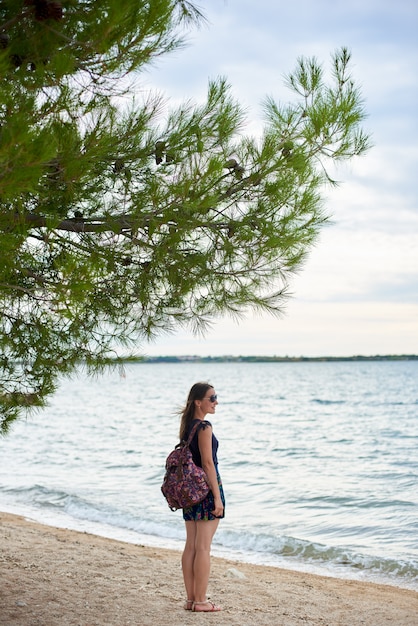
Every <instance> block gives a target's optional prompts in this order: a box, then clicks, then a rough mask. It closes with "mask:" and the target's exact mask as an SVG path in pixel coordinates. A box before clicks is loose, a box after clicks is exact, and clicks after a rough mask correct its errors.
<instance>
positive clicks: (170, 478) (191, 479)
mask: <svg viewBox="0 0 418 626" xmlns="http://www.w3.org/2000/svg"><path fill="white" fill-rule="evenodd" d="M198 426H200V424H199V423H197V424H195V426H193V428H192V431H191V433H190V435H189V438H188V440H187V441H186V442H180V443H179V444H177V446H176V447H175V448H174V450H173V451H172V452H170V454H169V455H168V457H167V460H166V463H165V470H166V471H165V476H164V480H163V484H162V485H161V491H162V492H163V495H164V497H165V499H166V500H167V502H168V506H169V507H170V509H171V510H172V511H176V510H177V509H187V508H188V507H189V506H193V505H194V504H198V503H199V502H201V501H202V500H204V499H205V498H206V496H207V495H208V493H209V491H210V487H209V481H208V479H207V476H206V474H205V472H204V471H203V469H202V468H201V467H198V466H197V465H195V463H194V462H193V457H192V453H191V451H190V447H189V446H190V443H191V441H192V439H193V437H194V434H195V432H196V430H197V428H198Z"/></svg>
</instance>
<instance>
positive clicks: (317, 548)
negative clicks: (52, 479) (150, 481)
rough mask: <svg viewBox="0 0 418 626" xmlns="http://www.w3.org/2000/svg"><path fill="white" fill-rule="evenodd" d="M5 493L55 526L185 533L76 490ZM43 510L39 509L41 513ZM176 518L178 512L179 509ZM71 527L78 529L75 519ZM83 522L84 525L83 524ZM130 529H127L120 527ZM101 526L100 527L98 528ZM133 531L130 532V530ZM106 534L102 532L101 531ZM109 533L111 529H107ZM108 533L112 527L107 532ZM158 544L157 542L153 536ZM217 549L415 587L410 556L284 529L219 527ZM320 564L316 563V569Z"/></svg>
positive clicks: (169, 536) (169, 535)
mask: <svg viewBox="0 0 418 626" xmlns="http://www.w3.org/2000/svg"><path fill="white" fill-rule="evenodd" d="M3 493H4V494H8V495H9V496H12V497H13V496H14V501H20V502H22V503H27V504H29V505H32V506H34V507H35V508H34V509H32V513H33V515H34V518H35V519H36V518H37V519H40V520H41V521H42V519H43V514H44V513H45V510H48V511H49V513H50V517H49V520H50V522H51V521H52V523H54V522H55V523H56V524H57V525H58V526H60V525H62V524H63V520H65V519H68V518H71V519H72V520H73V521H74V520H75V521H77V520H78V521H81V522H88V523H91V524H93V526H91V528H92V531H93V532H94V531H97V528H95V526H94V524H97V525H98V529H99V530H98V532H99V533H100V532H101V531H100V529H101V528H102V529H106V528H107V529H109V528H113V529H117V530H118V531H119V533H116V535H114V536H115V537H116V538H120V539H122V540H123V539H125V540H127V541H129V542H133V543H136V542H137V541H138V537H137V536H136V535H139V537H140V540H141V542H142V543H147V538H148V539H149V538H151V537H153V538H154V543H155V538H159V539H160V543H161V545H162V546H165V547H167V545H168V544H167V540H170V541H171V542H174V543H172V547H174V548H177V549H180V548H181V545H182V544H181V542H182V541H183V539H184V531H183V526H182V523H179V524H178V525H177V526H174V527H173V525H171V524H166V523H164V522H163V521H161V520H160V521H158V522H155V521H152V520H149V519H141V518H139V517H138V516H136V515H132V514H129V513H127V512H121V511H120V510H119V509H117V508H115V507H112V506H103V505H102V506H99V505H97V504H93V503H91V502H89V501H87V500H85V499H83V498H80V497H78V496H76V495H74V494H68V493H64V492H62V491H59V490H53V489H52V490H51V489H48V488H46V487H44V486H42V485H34V486H33V487H27V488H25V487H22V488H20V489H16V490H13V489H3ZM54 510H55V511H57V510H58V511H59V512H61V513H64V514H65V516H68V518H66V517H64V518H63V517H62V516H58V517H54V515H53V512H54ZM39 512H41V515H39ZM176 517H177V521H179V522H180V517H181V515H180V514H177V516H176ZM73 527H74V528H75V529H77V523H76V524H75V525H74V524H73ZM81 528H84V529H86V527H85V526H81ZM121 530H122V531H123V530H126V531H128V534H127V535H124V533H123V532H122V533H121V532H120V531H121ZM102 532H103V531H102ZM132 533H133V534H132ZM104 534H106V532H105V533H104ZM107 534H109V533H107ZM110 536H112V533H110ZM157 544H158V542H157ZM215 549H216V552H217V553H218V554H220V555H224V556H227V557H231V555H232V556H234V557H235V558H237V557H238V560H239V555H241V560H248V561H250V562H255V563H262V564H269V565H276V566H281V567H288V568H295V569H300V567H301V565H302V564H303V566H304V567H305V569H306V566H308V569H309V566H311V569H312V571H316V572H318V571H319V572H321V573H322V574H324V573H326V574H328V575H331V576H332V575H333V576H343V577H346V578H353V579H358V578H365V579H367V580H371V581H373V580H374V579H376V580H377V581H380V582H387V583H388V584H393V585H398V586H402V587H405V588H410V589H417V590H418V562H417V561H414V560H413V559H410V560H405V559H399V560H396V559H391V558H382V557H380V558H379V557H376V556H372V555H368V554H362V553H359V552H357V551H354V550H350V549H347V548H341V547H338V546H328V545H323V544H321V543H316V542H309V541H306V540H303V539H298V538H295V537H291V536H287V535H278V536H274V535H272V534H271V533H263V532H260V533H258V532H249V531H247V530H245V529H240V530H239V531H234V530H222V529H221V530H220V531H219V532H218V535H217V537H216V541H215ZM318 567H319V569H318Z"/></svg>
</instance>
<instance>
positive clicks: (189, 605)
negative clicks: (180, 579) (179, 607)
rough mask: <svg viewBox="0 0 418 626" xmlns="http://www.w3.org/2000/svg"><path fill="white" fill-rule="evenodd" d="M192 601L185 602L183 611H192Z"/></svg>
mask: <svg viewBox="0 0 418 626" xmlns="http://www.w3.org/2000/svg"><path fill="white" fill-rule="evenodd" d="M193 604H194V602H193V600H186V602H185V603H184V605H183V609H184V610H185V611H192V610H193Z"/></svg>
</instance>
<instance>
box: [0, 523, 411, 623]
mask: <svg viewBox="0 0 418 626" xmlns="http://www.w3.org/2000/svg"><path fill="white" fill-rule="evenodd" d="M0 546H1V547H0V580H1V589H0V624H1V625H2V626H128V625H130V626H140V625H152V626H166V624H173V625H176V626H189V625H191V624H193V625H194V624H199V626H200V625H201V624H215V623H216V624H218V625H220V626H282V625H283V626H294V625H295V626H296V625H301V624H303V625H305V626H307V625H309V626H360V625H361V626H383V625H386V624H387V625H389V624H390V625H392V626H394V625H396V626H416V625H417V624H418V593H417V592H414V591H410V590H405V589H399V588H397V587H392V586H386V585H377V584H374V583H363V582H357V581H347V580H340V579H335V578H327V577H322V576H316V575H312V574H304V573H300V572H294V571H289V570H283V569H278V568H274V567H264V566H257V565H248V564H243V563H239V562H234V561H227V560H224V559H220V558H213V561H212V563H213V565H212V574H211V582H210V586H209V596H210V597H211V598H212V599H213V600H215V601H216V602H217V603H219V604H221V605H222V607H223V611H222V612H221V613H212V614H209V613H208V614H200V615H198V614H197V613H192V612H190V611H185V610H184V609H183V599H184V591H183V584H182V576H181V567H180V553H179V552H176V551H172V550H164V549H155V548H150V547H145V546H142V545H134V544H129V543H124V542H120V541H115V540H111V539H106V538H102V537H98V536H95V535H91V534H88V533H83V532H76V531H72V530H66V529H60V528H53V527H49V526H43V525H42V524H38V523H36V522H32V521H29V520H26V519H24V518H23V517H19V516H16V515H11V514H6V513H0Z"/></svg>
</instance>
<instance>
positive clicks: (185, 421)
mask: <svg viewBox="0 0 418 626" xmlns="http://www.w3.org/2000/svg"><path fill="white" fill-rule="evenodd" d="M208 389H213V386H212V385H210V384H209V383H195V384H194V385H193V387H192V388H191V389H190V391H189V395H188V397H187V402H186V406H185V407H184V409H182V410H181V412H180V415H181V418H180V441H185V440H186V439H187V434H188V432H189V430H190V424H191V423H192V421H193V418H194V412H195V408H196V407H195V400H203V398H204V397H205V395H206V392H207V390H208Z"/></svg>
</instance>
